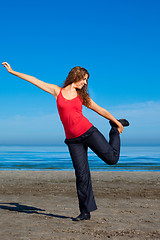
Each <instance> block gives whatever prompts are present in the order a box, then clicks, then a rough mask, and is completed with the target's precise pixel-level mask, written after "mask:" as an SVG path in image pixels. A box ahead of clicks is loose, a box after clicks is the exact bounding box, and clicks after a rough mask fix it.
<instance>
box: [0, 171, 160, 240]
mask: <svg viewBox="0 0 160 240" xmlns="http://www.w3.org/2000/svg"><path fill="white" fill-rule="evenodd" d="M91 176H92V185H93V191H94V195H95V198H96V203H97V206H98V210H96V211H94V212H92V214H91V220H89V221H81V222H74V221H73V218H74V217H76V216H77V215H78V214H79V209H78V201H77V195H76V188H75V176H74V172H72V171H71V172H67V171H46V172H45V171H0V233H1V239H3V240H32V239H33V240H42V239H43V240H51V239H60V240H61V239H70V240H74V239H75V240H79V239H85V240H88V239H89V240H90V239H114V240H121V239H123V240H128V239H137V240H142V239H143V240H146V239H160V173H159V172H91Z"/></svg>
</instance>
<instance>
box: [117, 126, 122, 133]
mask: <svg viewBox="0 0 160 240" xmlns="http://www.w3.org/2000/svg"><path fill="white" fill-rule="evenodd" d="M117 129H118V132H119V134H121V133H122V132H123V125H122V124H121V123H119V124H118V127H117Z"/></svg>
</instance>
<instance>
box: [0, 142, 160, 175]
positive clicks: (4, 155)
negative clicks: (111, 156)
mask: <svg viewBox="0 0 160 240" xmlns="http://www.w3.org/2000/svg"><path fill="white" fill-rule="evenodd" d="M88 159H89V166H90V170H91V171H160V146H143V147H142V146H122V147H121V155H120V159H119V162H118V163H117V164H116V165H113V166H109V165H107V164H106V163H104V162H103V161H102V160H101V159H99V158H98V157H97V156H96V155H95V154H94V153H93V152H92V151H91V150H89V151H88ZM0 170H37V171H39V170H43V171H53V170H61V171H63V170H64V171H65V170H67V171H73V170H74V169H73V165H72V161H71V158H70V155H69V152H68V149H67V146H0Z"/></svg>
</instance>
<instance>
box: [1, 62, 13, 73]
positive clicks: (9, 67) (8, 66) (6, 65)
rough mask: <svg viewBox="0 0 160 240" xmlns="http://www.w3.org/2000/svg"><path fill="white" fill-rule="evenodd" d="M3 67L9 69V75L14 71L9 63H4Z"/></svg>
mask: <svg viewBox="0 0 160 240" xmlns="http://www.w3.org/2000/svg"><path fill="white" fill-rule="evenodd" d="M2 65H3V67H6V68H7V71H8V72H9V73H11V72H12V71H13V70H12V68H11V66H10V65H9V63H7V62H3V63H2Z"/></svg>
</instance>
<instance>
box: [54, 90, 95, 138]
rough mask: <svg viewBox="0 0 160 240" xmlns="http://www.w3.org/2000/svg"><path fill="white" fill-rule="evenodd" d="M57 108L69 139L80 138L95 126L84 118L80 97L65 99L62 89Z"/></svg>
mask: <svg viewBox="0 0 160 240" xmlns="http://www.w3.org/2000/svg"><path fill="white" fill-rule="evenodd" d="M57 108H58V112H59V115H60V119H61V121H62V124H63V127H64V130H65V134H66V138H67V139H71V138H76V137H79V136H81V135H82V134H83V133H85V132H86V131H88V129H89V128H91V127H92V126H93V124H92V123H90V122H89V120H88V119H87V118H86V117H84V116H83V113H82V101H81V99H80V97H79V96H77V97H75V98H73V99H71V100H68V99H66V98H64V97H63V95H62V88H61V90H60V92H59V94H58V97H57Z"/></svg>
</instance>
